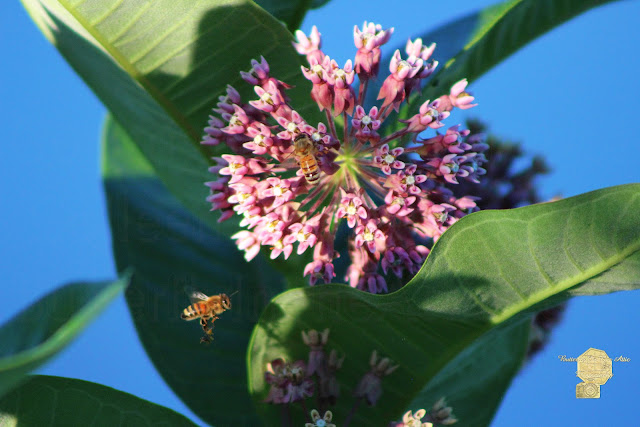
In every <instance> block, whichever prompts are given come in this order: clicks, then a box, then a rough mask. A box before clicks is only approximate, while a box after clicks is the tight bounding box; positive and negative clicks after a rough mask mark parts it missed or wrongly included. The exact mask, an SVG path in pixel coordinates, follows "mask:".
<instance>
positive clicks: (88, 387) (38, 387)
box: [0, 375, 196, 427]
mask: <svg viewBox="0 0 640 427" xmlns="http://www.w3.org/2000/svg"><path fill="white" fill-rule="evenodd" d="M0 425H2V426H6V427H12V426H44V425H52V426H53V425H55V426H81V425H99V426H121V425H124V426H154V427H155V426H172V427H173V426H195V425H196V424H194V423H192V422H191V421H189V419H188V418H186V417H185V416H183V415H180V414H178V413H177V412H175V411H173V410H171V409H169V408H165V407H163V406H160V405H156V404H155V403H151V402H149V401H148V400H144V399H140V398H139V397H136V396H134V395H132V394H129V393H125V392H122V391H119V390H115V389H113V388H111V387H107V386H104V385H101V384H96V383H92V382H89V381H82V380H76V379H73V378H62V377H51V376H46V375H34V376H31V377H29V380H28V381H27V382H26V383H24V384H22V385H21V386H20V387H18V388H16V389H15V390H13V391H12V392H11V393H9V394H7V395H6V396H4V397H3V398H2V399H0Z"/></svg>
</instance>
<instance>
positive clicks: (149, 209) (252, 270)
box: [103, 119, 284, 425]
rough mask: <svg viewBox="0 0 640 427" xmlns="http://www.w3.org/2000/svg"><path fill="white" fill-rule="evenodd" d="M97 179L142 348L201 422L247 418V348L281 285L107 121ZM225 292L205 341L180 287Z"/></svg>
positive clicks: (248, 420)
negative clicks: (130, 271) (173, 190)
mask: <svg viewBox="0 0 640 427" xmlns="http://www.w3.org/2000/svg"><path fill="white" fill-rule="evenodd" d="M103 144H104V146H103V176H104V185H105V190H106V193H107V204H108V209H109V220H110V223H111V231H112V236H113V237H112V240H113V250H114V254H115V258H116V264H117V267H118V270H119V271H121V270H123V269H126V268H128V267H130V266H132V267H134V268H135V275H134V276H133V279H132V283H131V286H130V287H129V288H128V290H127V292H126V297H127V303H128V305H129V310H130V311H131V315H132V317H133V320H134V322H135V325H136V329H137V331H138V335H139V337H140V340H141V341H142V343H143V345H144V347H145V349H146V351H147V354H148V355H149V357H150V358H151V360H152V361H153V363H154V365H155V367H156V368H157V369H158V371H159V372H160V374H161V375H162V377H163V378H164V379H165V381H166V382H167V383H168V384H169V386H170V387H171V388H172V389H173V390H174V391H175V392H176V393H177V394H178V396H180V398H181V399H182V400H183V401H184V402H185V403H186V404H187V405H189V407H190V408H191V409H192V410H193V411H194V412H195V413H196V414H198V415H199V416H200V417H201V418H202V419H204V420H206V421H208V422H210V423H212V424H217V425H231V424H233V423H234V422H235V423H238V424H239V425H248V424H251V423H253V422H255V421H256V414H255V412H254V411H253V405H252V402H251V398H250V395H249V392H248V387H247V373H246V364H245V363H246V362H245V360H246V350H247V346H248V343H249V337H250V334H251V331H252V329H253V327H254V325H255V324H256V322H257V320H258V317H259V315H260V313H261V311H262V309H263V307H264V306H265V305H266V304H267V303H268V301H269V300H270V299H271V298H272V297H273V296H275V295H276V294H277V293H278V292H281V291H282V290H283V289H284V283H283V282H284V281H283V279H282V277H281V276H279V275H277V274H275V273H274V272H273V270H272V269H271V268H270V267H269V266H268V265H267V264H266V262H265V261H264V259H263V258H262V257H260V256H259V257H258V258H257V259H254V260H253V261H252V262H251V263H247V262H246V261H245V260H244V258H243V256H242V252H240V251H238V249H237V248H236V247H235V245H234V244H233V243H232V242H231V240H230V239H228V238H226V237H225V236H223V235H222V234H221V233H218V232H215V231H212V230H211V229H210V228H208V227H207V226H206V225H205V224H204V223H202V222H201V221H199V220H198V219H197V218H195V217H194V216H193V215H191V214H190V213H189V212H188V211H186V210H185V209H184V208H183V207H182V206H181V205H180V204H179V202H178V201H177V200H176V199H175V198H174V197H173V196H172V195H171V194H170V193H169V192H168V191H167V190H166V188H165V187H164V186H163V185H162V183H161V182H160V180H159V179H158V178H156V177H155V175H154V173H153V170H152V169H151V167H150V166H149V164H148V163H147V162H146V160H145V158H144V156H143V155H142V154H141V153H140V152H139V151H138V149H137V148H136V146H135V144H134V143H133V141H132V140H131V139H130V138H129V137H128V136H127V134H126V133H125V132H124V130H123V129H122V128H121V127H120V126H119V125H118V124H116V123H115V122H114V121H113V120H110V119H108V120H107V123H106V125H105V131H104V138H103ZM187 288H195V289H196V290H199V291H202V292H204V293H206V294H208V295H212V294H218V293H221V292H225V293H227V294H228V295H231V294H232V293H233V292H235V291H239V293H238V294H237V295H235V296H233V297H232V298H231V300H232V301H231V302H232V309H231V310H229V311H227V312H225V313H223V314H222V315H221V318H220V319H219V320H217V321H216V323H215V325H216V328H215V331H214V341H213V343H212V344H211V345H209V346H207V345H201V344H200V343H199V340H200V337H201V336H202V330H201V328H200V326H199V325H198V322H197V321H195V322H185V321H183V320H181V319H180V313H181V312H182V310H183V309H184V308H185V307H187V306H188V305H189V304H190V302H189V299H188V297H187V293H186V289H187Z"/></svg>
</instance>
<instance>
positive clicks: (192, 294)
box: [185, 288, 209, 304]
mask: <svg viewBox="0 0 640 427" xmlns="http://www.w3.org/2000/svg"><path fill="white" fill-rule="evenodd" d="M185 292H186V293H187V295H188V296H189V300H191V303H192V304H195V303H197V302H200V301H206V300H208V299H209V297H208V296H206V295H205V294H203V293H202V292H200V291H196V290H195V289H193V288H185Z"/></svg>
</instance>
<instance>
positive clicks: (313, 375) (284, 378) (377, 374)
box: [264, 328, 399, 426]
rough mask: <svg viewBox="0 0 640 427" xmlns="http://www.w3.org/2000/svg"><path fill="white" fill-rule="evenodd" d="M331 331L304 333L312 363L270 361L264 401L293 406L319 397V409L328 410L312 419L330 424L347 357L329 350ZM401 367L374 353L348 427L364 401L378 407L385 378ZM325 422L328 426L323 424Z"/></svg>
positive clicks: (356, 394)
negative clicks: (329, 408) (356, 410)
mask: <svg viewBox="0 0 640 427" xmlns="http://www.w3.org/2000/svg"><path fill="white" fill-rule="evenodd" d="M328 340H329V329H328V328H327V329H324V330H323V331H322V332H318V331H316V330H315V329H311V330H309V331H302V341H303V342H304V343H305V345H307V347H309V358H308V361H307V362H305V361H304V360H296V361H295V362H287V361H285V360H284V359H282V358H278V359H275V360H273V361H271V362H269V363H268V364H267V366H266V370H265V373H264V379H265V382H266V383H267V384H269V393H268V395H267V397H266V399H265V400H264V401H265V402H267V403H272V404H290V403H295V402H300V401H304V400H305V399H307V398H309V397H313V396H315V399H316V403H317V407H318V408H320V410H321V411H326V412H325V415H324V417H320V415H319V414H320V413H319V412H318V411H317V410H315V409H314V410H313V411H312V412H311V419H312V421H313V422H314V423H315V424H312V423H308V424H307V425H325V426H326V425H329V424H327V423H329V421H331V417H332V413H331V411H327V408H328V407H330V406H333V405H336V402H337V400H338V398H339V397H340V384H339V382H338V379H337V372H338V371H339V370H340V368H341V367H342V364H343V363H344V358H345V356H344V355H343V356H342V357H339V356H338V352H337V351H336V350H335V349H333V350H331V351H330V352H329V351H327V349H326V345H327V342H328ZM398 368H399V365H397V364H394V362H393V361H392V360H391V359H389V358H388V357H379V356H378V352H377V351H375V350H374V351H373V352H372V353H371V357H370V359H369V370H368V371H366V372H365V373H364V374H363V375H362V378H361V379H360V381H358V384H357V385H356V386H355V388H354V390H353V397H354V398H355V400H354V408H353V411H352V412H351V413H350V415H349V416H348V418H347V421H345V423H344V424H345V425H347V424H348V421H349V420H350V419H351V417H352V416H353V413H354V412H355V409H356V408H357V407H358V406H359V402H360V401H364V402H366V404H367V405H369V406H375V405H376V404H377V403H378V401H379V400H380V397H381V396H382V391H383V385H382V380H383V378H384V377H386V376H388V375H391V374H392V373H393V372H394V371H396V370H397V369H398ZM323 423H324V424H323Z"/></svg>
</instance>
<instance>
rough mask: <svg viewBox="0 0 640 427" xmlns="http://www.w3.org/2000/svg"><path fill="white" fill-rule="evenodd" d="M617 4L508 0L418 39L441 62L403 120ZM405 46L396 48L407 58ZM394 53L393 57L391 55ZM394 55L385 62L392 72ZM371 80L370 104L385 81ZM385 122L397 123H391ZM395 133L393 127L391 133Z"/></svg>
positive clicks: (383, 67)
mask: <svg viewBox="0 0 640 427" xmlns="http://www.w3.org/2000/svg"><path fill="white" fill-rule="evenodd" d="M612 1H614V0H510V1H505V2H503V3H499V4H496V5H493V6H489V7H487V8H485V9H482V10H479V11H477V12H475V13H471V14H469V15H467V16H464V17H462V18H459V19H456V20H454V21H452V22H449V23H446V24H444V25H442V26H440V27H438V28H436V29H433V30H429V31H425V32H424V33H422V34H421V35H420V36H419V37H421V38H422V40H423V42H424V43H425V44H430V43H432V42H435V43H436V49H435V51H434V54H433V59H435V60H437V61H439V63H440V65H438V68H437V71H436V73H435V74H434V75H433V76H432V77H431V79H430V80H429V81H428V83H427V85H426V86H425V88H423V90H422V95H420V96H414V97H412V99H411V102H410V105H409V107H408V108H404V109H403V110H402V111H401V113H400V116H401V117H408V116H409V115H411V114H415V112H416V110H417V108H418V107H419V105H420V104H422V103H423V102H425V101H426V100H434V99H436V98H438V97H440V96H442V95H445V94H448V93H449V90H450V89H451V86H453V84H454V83H456V82H458V81H459V80H462V79H464V78H466V79H468V80H469V82H471V83H473V81H474V80H476V79H477V78H479V77H480V76H482V75H483V74H484V73H485V72H487V71H489V70H490V69H491V68H493V67H495V66H496V65H498V64H499V63H500V62H502V61H503V60H505V59H506V58H508V57H509V56H510V55H512V54H513V53H515V52H516V51H518V50H519V49H520V48H522V47H524V46H525V45H527V44H528V43H529V42H531V41H533V40H535V39H536V38H537V37H539V36H541V35H543V34H544V33H546V32H547V31H549V30H551V29H553V28H555V27H557V26H559V25H561V24H563V23H565V22H566V21H569V20H570V19H572V18H574V17H576V16H578V15H580V14H582V13H584V12H586V11H588V10H590V9H592V8H594V7H597V6H601V5H603V4H606V3H610V2H612ZM405 44H406V43H403V44H401V45H398V46H396V48H397V49H400V51H401V52H402V53H403V55H404V54H405V52H404V49H405ZM394 51H395V49H393V51H391V54H393V52H394ZM390 60H391V56H390V55H388V56H387V57H385V58H384V59H383V61H382V65H381V67H380V69H381V70H388V69H389V66H388V64H389V61H390ZM378 80H379V81H371V82H370V87H369V90H368V92H367V102H368V103H369V104H371V103H373V102H375V99H376V97H377V96H378V91H379V90H380V87H381V85H382V82H383V79H378ZM386 123H390V124H391V123H397V121H395V120H390V119H387V120H386ZM394 130H395V129H390V130H389V131H390V132H392V131H394Z"/></svg>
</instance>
